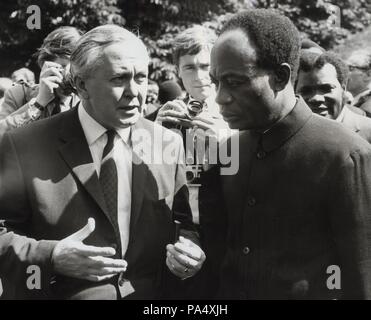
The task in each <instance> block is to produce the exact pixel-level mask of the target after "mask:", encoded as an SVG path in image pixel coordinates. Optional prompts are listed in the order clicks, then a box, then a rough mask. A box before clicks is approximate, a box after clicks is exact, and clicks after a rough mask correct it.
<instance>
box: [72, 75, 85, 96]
mask: <svg viewBox="0 0 371 320" xmlns="http://www.w3.org/2000/svg"><path fill="white" fill-rule="evenodd" d="M73 83H74V85H75V87H76V90H77V92H78V94H79V95H80V96H81V98H83V99H85V100H87V99H89V94H88V91H87V90H86V85H85V80H83V79H82V78H81V77H79V76H75V77H74V79H73Z"/></svg>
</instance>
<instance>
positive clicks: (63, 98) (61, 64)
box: [0, 27, 81, 138]
mask: <svg viewBox="0 0 371 320" xmlns="http://www.w3.org/2000/svg"><path fill="white" fill-rule="evenodd" d="M80 37H81V32H80V31H79V30H77V29H76V28H74V27H60V28H58V29H56V30H54V31H52V32H51V33H50V34H49V35H48V36H47V37H46V38H45V39H44V42H43V44H42V46H41V48H40V49H39V50H38V52H37V53H36V55H37V62H38V64H39V66H40V68H41V73H40V81H39V84H37V85H31V84H29V83H27V82H22V83H19V84H16V85H15V86H13V87H12V88H10V89H9V90H8V91H7V92H6V93H5V96H4V101H3V103H2V104H1V106H0V138H1V136H2V135H3V134H4V133H5V132H7V131H9V130H12V129H14V128H17V127H22V126H24V125H26V124H28V123H30V122H33V121H36V120H39V119H43V118H48V117H51V116H52V115H54V114H57V113H60V112H63V111H66V110H69V109H71V108H72V107H74V106H76V104H77V103H78V101H79V99H78V97H77V95H75V94H73V88H72V85H71V82H70V77H69V66H70V55H71V52H72V50H73V49H74V47H75V45H76V43H77V41H78V40H79V39H80Z"/></svg>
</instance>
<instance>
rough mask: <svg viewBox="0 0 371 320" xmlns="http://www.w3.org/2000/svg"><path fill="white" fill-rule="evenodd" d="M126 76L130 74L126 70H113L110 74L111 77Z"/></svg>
mask: <svg viewBox="0 0 371 320" xmlns="http://www.w3.org/2000/svg"><path fill="white" fill-rule="evenodd" d="M127 74H131V71H130V70H128V69H121V70H113V71H112V72H111V75H112V76H113V77H114V76H123V75H127Z"/></svg>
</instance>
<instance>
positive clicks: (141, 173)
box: [130, 120, 151, 235]
mask: <svg viewBox="0 0 371 320" xmlns="http://www.w3.org/2000/svg"><path fill="white" fill-rule="evenodd" d="M141 121H142V120H139V121H138V122H137V123H136V124H135V125H134V126H133V132H132V147H133V167H132V170H133V171H132V172H133V173H132V174H133V176H132V188H131V194H132V198H131V208H132V209H131V219H130V231H131V232H130V234H131V235H132V234H133V232H132V230H134V228H135V226H136V224H137V222H138V219H139V216H140V213H141V209H142V204H143V198H144V194H145V190H146V179H147V174H148V170H149V169H148V165H147V164H146V163H145V161H144V159H147V158H146V157H148V156H151V146H150V144H149V142H148V141H146V139H143V140H141V139H140V141H139V140H137V139H133V134H134V135H135V130H138V129H139V130H145V128H143V127H142V124H141ZM137 132H138V131H137ZM147 132H148V131H147ZM149 159H151V158H149Z"/></svg>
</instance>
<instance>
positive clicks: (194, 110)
mask: <svg viewBox="0 0 371 320" xmlns="http://www.w3.org/2000/svg"><path fill="white" fill-rule="evenodd" d="M187 108H188V114H189V116H190V117H196V116H197V115H199V114H200V113H201V112H202V108H203V103H202V102H201V101H198V100H190V101H189V102H188V105H187Z"/></svg>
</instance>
